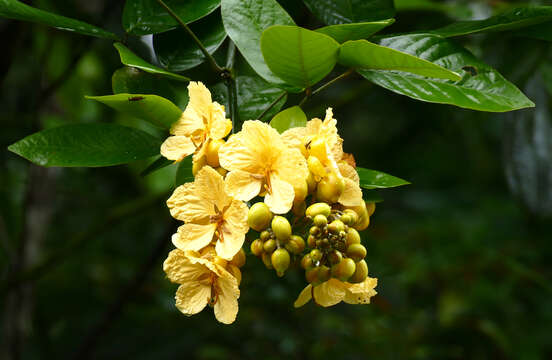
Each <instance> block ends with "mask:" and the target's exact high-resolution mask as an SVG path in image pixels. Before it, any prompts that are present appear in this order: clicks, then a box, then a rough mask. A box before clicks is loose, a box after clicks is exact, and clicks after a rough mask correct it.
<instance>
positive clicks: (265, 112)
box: [257, 91, 287, 120]
mask: <svg viewBox="0 0 552 360" xmlns="http://www.w3.org/2000/svg"><path fill="white" fill-rule="evenodd" d="M286 95H287V92H286V91H284V92H283V93H282V95H280V96H278V98H277V99H276V100H274V101H273V102H272V103H271V104H270V105H268V107H267V108H266V109H264V110H263V112H262V113H261V114H260V115H259V116H258V117H257V120H261V119H262V118H263V117H264V116H265V115H266V114H267V113H268V112H269V111H270V109H272V108H273V107H274V105H276V104H277V103H278V102H280V100H282V99H283V98H284V96H286Z"/></svg>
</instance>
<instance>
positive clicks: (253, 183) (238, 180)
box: [224, 170, 261, 201]
mask: <svg viewBox="0 0 552 360" xmlns="http://www.w3.org/2000/svg"><path fill="white" fill-rule="evenodd" d="M224 185H225V187H224V189H225V191H226V192H227V193H228V194H230V195H231V196H233V197H234V198H235V199H238V200H242V201H249V200H251V199H253V198H254V197H255V196H257V195H258V194H259V192H260V191H261V180H260V179H256V178H254V177H253V176H251V174H250V173H247V172H245V171H241V170H234V171H230V172H229V173H228V174H226V179H225V180H224Z"/></svg>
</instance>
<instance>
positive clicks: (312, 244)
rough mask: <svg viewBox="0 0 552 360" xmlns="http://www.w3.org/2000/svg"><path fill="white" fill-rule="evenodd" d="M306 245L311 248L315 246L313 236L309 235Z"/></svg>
mask: <svg viewBox="0 0 552 360" xmlns="http://www.w3.org/2000/svg"><path fill="white" fill-rule="evenodd" d="M307 244H308V245H309V247H311V248H313V247H315V246H316V237H314V236H313V235H309V237H308V238H307Z"/></svg>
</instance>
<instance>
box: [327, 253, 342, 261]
mask: <svg viewBox="0 0 552 360" xmlns="http://www.w3.org/2000/svg"><path fill="white" fill-rule="evenodd" d="M328 260H329V261H330V263H331V264H339V263H340V262H341V260H343V255H341V252H340V251H337V250H334V251H332V252H330V253H329V254H328Z"/></svg>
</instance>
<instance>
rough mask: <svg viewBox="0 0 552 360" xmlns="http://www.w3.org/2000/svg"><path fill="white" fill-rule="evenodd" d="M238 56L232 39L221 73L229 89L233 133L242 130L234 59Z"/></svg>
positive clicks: (229, 109) (229, 108) (229, 107)
mask: <svg viewBox="0 0 552 360" xmlns="http://www.w3.org/2000/svg"><path fill="white" fill-rule="evenodd" d="M235 58H236V45H234V42H233V41H231V40H230V44H229V45H228V53H227V57H226V67H225V68H224V71H223V72H222V73H221V76H222V77H223V78H224V83H225V85H226V89H227V91H228V111H229V113H230V120H232V133H235V132H238V131H240V130H241V126H242V124H241V120H240V118H239V116H238V89H237V87H236V75H235V70H234V61H235Z"/></svg>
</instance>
